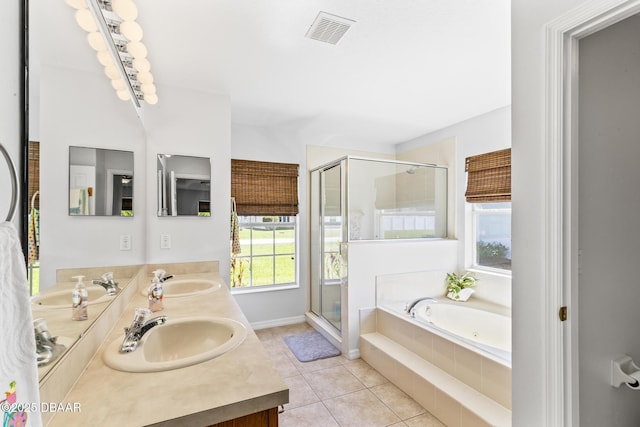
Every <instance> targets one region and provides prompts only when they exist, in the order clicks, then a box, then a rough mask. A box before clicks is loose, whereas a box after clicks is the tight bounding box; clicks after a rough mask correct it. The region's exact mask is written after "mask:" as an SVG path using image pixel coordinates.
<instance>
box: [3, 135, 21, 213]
mask: <svg viewBox="0 0 640 427" xmlns="http://www.w3.org/2000/svg"><path fill="white" fill-rule="evenodd" d="M0 151H2V154H3V155H4V158H5V159H6V160H7V165H8V166H9V175H11V204H10V205H9V213H8V214H7V221H13V218H14V217H15V215H16V208H17V207H18V199H19V197H18V195H19V191H20V189H19V187H18V172H17V170H16V167H15V165H14V164H13V160H11V156H9V152H8V151H7V150H6V149H5V148H4V146H3V145H2V144H1V143H0Z"/></svg>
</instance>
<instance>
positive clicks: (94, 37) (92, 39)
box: [87, 31, 107, 52]
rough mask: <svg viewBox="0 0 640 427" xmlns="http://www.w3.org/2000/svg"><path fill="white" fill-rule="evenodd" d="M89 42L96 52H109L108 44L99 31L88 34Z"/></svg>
mask: <svg viewBox="0 0 640 427" xmlns="http://www.w3.org/2000/svg"><path fill="white" fill-rule="evenodd" d="M87 41H88V42H89V46H91V48H92V49H93V50H96V51H98V52H100V51H103V50H107V44H106V43H105V42H104V39H103V38H102V34H100V33H99V32H97V31H96V32H93V33H89V34H87Z"/></svg>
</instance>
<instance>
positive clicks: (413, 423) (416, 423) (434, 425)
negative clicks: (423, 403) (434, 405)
mask: <svg viewBox="0 0 640 427" xmlns="http://www.w3.org/2000/svg"><path fill="white" fill-rule="evenodd" d="M404 422H405V424H406V425H407V426H409V427H447V426H445V425H444V424H442V423H441V422H440V420H438V419H437V418H436V417H434V416H433V415H431V414H430V413H428V412H425V413H424V414H422V415H418V416H417V417H413V418H409V419H408V420H404Z"/></svg>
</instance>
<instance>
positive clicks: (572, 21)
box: [544, 0, 640, 427]
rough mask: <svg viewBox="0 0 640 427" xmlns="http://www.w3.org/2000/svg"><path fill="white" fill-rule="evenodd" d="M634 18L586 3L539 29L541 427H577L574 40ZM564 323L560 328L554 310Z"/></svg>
mask: <svg viewBox="0 0 640 427" xmlns="http://www.w3.org/2000/svg"><path fill="white" fill-rule="evenodd" d="M639 12H640V0H633V1H621V0H594V1H589V2H585V3H584V4H582V5H580V6H579V7H577V8H574V9H572V10H570V11H569V12H567V13H565V14H564V15H562V16H560V17H558V18H557V19H555V20H553V21H551V22H549V23H548V24H547V25H546V26H545V41H546V46H545V59H546V69H545V90H546V94H545V150H546V154H545V177H546V179H545V190H546V191H545V194H546V199H545V203H546V206H545V215H546V218H545V224H546V226H545V307H546V311H547V312H546V313H545V319H546V322H545V325H544V327H545V335H546V338H547V339H546V346H545V349H546V350H545V353H546V354H545V377H546V378H545V382H546V396H545V406H546V408H547V410H546V411H545V412H546V423H545V425H548V426H573V427H578V426H579V425H580V407H579V375H578V373H579V364H578V362H579V360H578V356H579V353H578V350H579V347H578V325H579V312H578V263H579V253H578V252H579V246H578V227H577V225H578V196H577V195H578V102H577V101H578V54H579V50H578V48H579V40H580V39H581V38H583V37H586V36H588V35H591V34H593V33H596V32H598V31H600V30H602V29H604V28H606V27H608V26H610V25H613V24H615V23H617V22H620V21H621V20H623V19H625V18H628V17H630V16H632V15H635V14H637V13H639ZM563 306H566V307H568V313H569V317H568V319H567V321H564V322H561V321H559V318H558V310H559V309H560V307H563Z"/></svg>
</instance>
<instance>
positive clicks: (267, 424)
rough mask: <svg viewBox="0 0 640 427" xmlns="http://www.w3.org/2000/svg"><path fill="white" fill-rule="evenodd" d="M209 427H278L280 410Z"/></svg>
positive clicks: (267, 411) (268, 410) (268, 411)
mask: <svg viewBox="0 0 640 427" xmlns="http://www.w3.org/2000/svg"><path fill="white" fill-rule="evenodd" d="M209 427H278V408H271V409H267V410H266V411H261V412H256V413H255V414H249V415H245V416H244V417H240V418H236V419H234V420H229V421H224V422H221V423H218V424H214V425H212V426H209Z"/></svg>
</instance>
